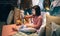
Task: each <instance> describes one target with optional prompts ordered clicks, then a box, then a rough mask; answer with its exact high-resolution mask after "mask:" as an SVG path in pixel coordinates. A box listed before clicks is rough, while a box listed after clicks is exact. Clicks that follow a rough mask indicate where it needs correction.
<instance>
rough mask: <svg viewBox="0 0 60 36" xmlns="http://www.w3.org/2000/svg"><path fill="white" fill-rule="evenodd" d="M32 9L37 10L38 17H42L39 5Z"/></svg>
mask: <svg viewBox="0 0 60 36" xmlns="http://www.w3.org/2000/svg"><path fill="white" fill-rule="evenodd" d="M32 9H34V10H35V13H36V16H39V15H41V9H40V7H39V6H38V5H36V6H34V7H32Z"/></svg>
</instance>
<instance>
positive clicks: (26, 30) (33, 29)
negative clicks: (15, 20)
mask: <svg viewBox="0 0 60 36" xmlns="http://www.w3.org/2000/svg"><path fill="white" fill-rule="evenodd" d="M19 32H25V33H33V32H36V29H35V28H21V29H20V30H19Z"/></svg>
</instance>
